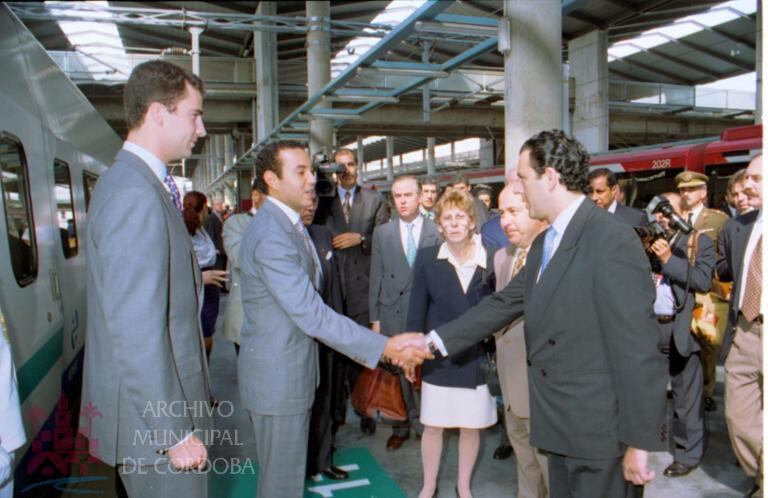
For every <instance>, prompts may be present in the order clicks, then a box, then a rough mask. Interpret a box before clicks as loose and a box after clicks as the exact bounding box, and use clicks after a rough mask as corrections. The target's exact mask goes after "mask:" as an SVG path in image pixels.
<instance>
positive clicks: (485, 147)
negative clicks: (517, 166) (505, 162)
mask: <svg viewBox="0 0 768 498" xmlns="http://www.w3.org/2000/svg"><path fill="white" fill-rule="evenodd" d="M495 150H496V143H495V140H491V139H487V138H481V139H480V169H489V168H492V167H493V164H494V163H495V162H496V152H495Z"/></svg>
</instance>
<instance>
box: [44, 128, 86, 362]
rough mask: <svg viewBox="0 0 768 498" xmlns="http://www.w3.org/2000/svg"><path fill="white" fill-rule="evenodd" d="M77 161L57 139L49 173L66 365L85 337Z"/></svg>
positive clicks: (83, 273)
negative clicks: (77, 214) (76, 185)
mask: <svg viewBox="0 0 768 498" xmlns="http://www.w3.org/2000/svg"><path fill="white" fill-rule="evenodd" d="M76 161H77V158H76V156H75V155H74V154H71V153H69V151H68V150H67V147H66V146H65V144H63V143H62V142H58V143H57V146H56V156H55V158H54V160H53V161H52V163H51V164H49V168H51V170H50V172H49V175H50V176H51V178H52V182H51V184H52V185H53V189H52V193H53V196H52V203H51V207H52V213H51V214H52V218H53V230H54V232H55V235H54V239H55V240H54V250H53V252H54V253H55V255H56V258H55V261H56V266H57V268H58V275H59V285H60V287H61V290H62V292H61V303H62V308H63V312H64V337H63V342H64V344H63V348H62V353H63V357H64V368H67V367H69V366H71V365H72V362H73V361H74V360H75V357H76V356H77V354H78V353H79V351H80V350H81V348H82V346H83V342H84V339H85V264H84V261H85V258H84V256H83V251H82V247H81V237H82V231H81V226H80V224H79V223H78V220H77V216H76V212H77V209H78V206H77V201H76V196H75V188H74V179H75V178H76V177H75V175H74V174H73V170H74V169H76V168H75V167H76ZM73 165H74V166H75V167H73ZM80 199H82V198H80ZM80 199H78V200H80ZM72 366H76V365H72Z"/></svg>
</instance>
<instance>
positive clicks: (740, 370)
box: [717, 154, 764, 496]
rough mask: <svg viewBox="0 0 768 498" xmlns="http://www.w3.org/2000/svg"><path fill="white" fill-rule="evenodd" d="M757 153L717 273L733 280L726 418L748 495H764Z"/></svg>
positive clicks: (722, 239)
mask: <svg viewBox="0 0 768 498" xmlns="http://www.w3.org/2000/svg"><path fill="white" fill-rule="evenodd" d="M762 167H763V157H762V154H760V155H758V156H756V157H755V158H753V159H752V161H751V162H750V163H749V166H748V167H747V172H746V174H745V177H744V190H745V192H746V193H747V195H748V196H749V198H750V206H751V207H752V208H754V209H755V210H754V211H750V212H748V213H746V214H743V215H741V216H738V217H736V218H732V219H730V220H728V222H727V223H726V224H725V228H724V229H723V231H722V232H721V236H720V240H719V243H720V250H719V251H718V252H719V258H720V259H719V260H718V262H717V272H718V275H719V276H720V278H721V279H722V280H723V281H733V288H732V289H731V299H730V303H729V312H728V328H727V334H726V336H725V341H724V342H723V349H722V352H723V356H724V357H725V420H726V422H727V424H728V435H729V436H730V438H731V446H733V452H734V453H735V454H736V458H737V459H738V460H739V464H740V465H741V468H742V469H744V472H746V474H747V475H748V476H750V477H753V478H754V479H755V487H754V488H753V490H752V491H751V492H750V495H749V496H763V495H762V484H763V475H762V474H763V472H762V465H761V464H760V460H761V457H762V456H763V423H762V422H763V387H762V384H763V369H762V367H763V355H762V351H763V340H762V337H763V317H764V315H763V311H764V310H762V309H761V308H760V298H761V294H762V288H763V284H762V280H763V278H762V277H763V266H762V254H761V249H762V242H763V237H762V221H763V209H762V194H761V192H762V183H763V171H762Z"/></svg>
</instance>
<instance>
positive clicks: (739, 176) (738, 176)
mask: <svg viewBox="0 0 768 498" xmlns="http://www.w3.org/2000/svg"><path fill="white" fill-rule="evenodd" d="M745 176H747V168H742V169H740V170H739V171H737V172H736V173H734V174H732V175H731V177H730V178H728V188H727V189H726V192H727V193H728V194H729V195H730V193H731V190H733V186H734V185H736V184H737V183H742V182H743V181H744V177H745Z"/></svg>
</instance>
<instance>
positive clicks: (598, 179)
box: [589, 168, 648, 227]
mask: <svg viewBox="0 0 768 498" xmlns="http://www.w3.org/2000/svg"><path fill="white" fill-rule="evenodd" d="M589 192H590V194H589V198H590V199H592V201H593V202H594V203H595V204H597V207H601V208H603V209H605V210H607V211H608V212H609V213H613V214H615V215H616V216H617V217H618V218H619V219H620V220H622V221H624V222H625V223H627V224H628V225H629V226H633V227H639V226H642V225H646V224H647V223H648V220H647V218H646V216H645V215H644V214H643V212H642V211H640V210H639V209H634V208H631V207H627V206H625V205H624V204H621V203H620V202H619V201H617V200H616V196H617V194H618V193H619V181H618V180H617V179H616V175H615V174H614V173H613V171H611V170H609V169H608V168H598V169H596V170H592V171H591V172H590V173H589Z"/></svg>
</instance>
